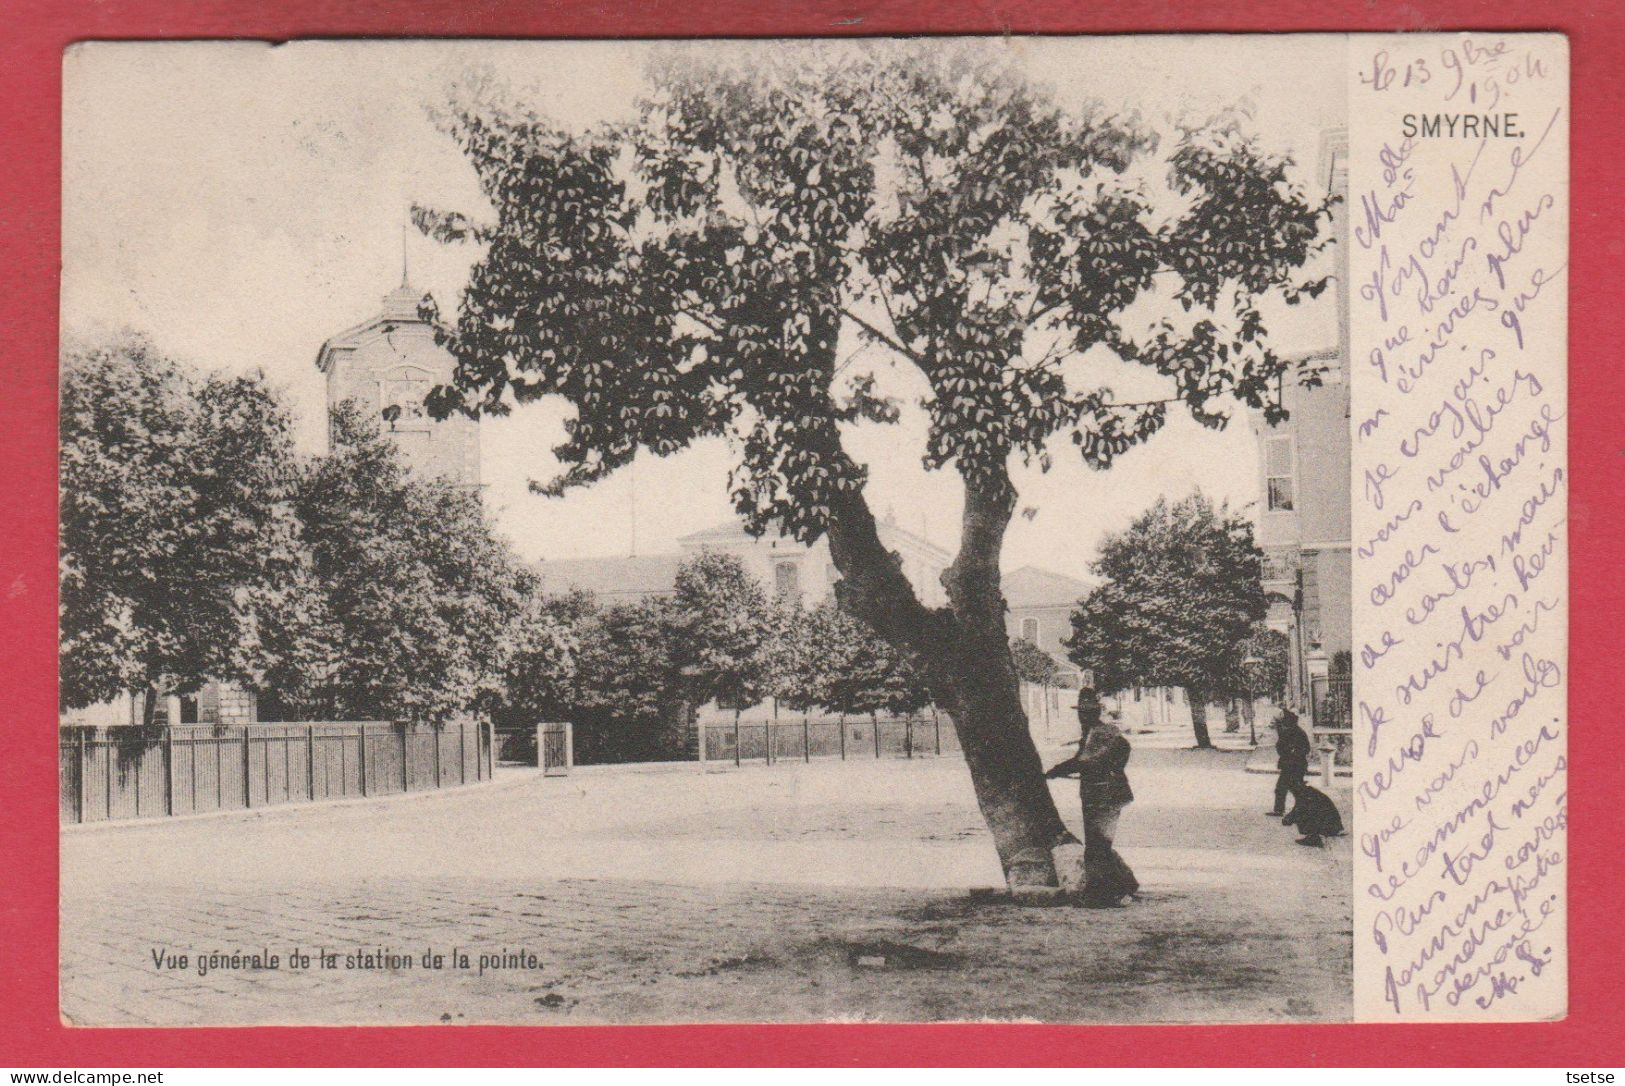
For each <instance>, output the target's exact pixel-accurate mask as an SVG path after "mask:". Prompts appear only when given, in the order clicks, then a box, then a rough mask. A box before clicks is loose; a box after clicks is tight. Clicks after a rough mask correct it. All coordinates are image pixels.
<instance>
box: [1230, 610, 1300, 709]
mask: <svg viewBox="0 0 1625 1086" xmlns="http://www.w3.org/2000/svg"><path fill="white" fill-rule="evenodd" d="M1290 660H1291V657H1290V652H1289V647H1288V643H1287V636H1286V634H1284V633H1282V632H1281V631H1280V630H1272V629H1270V628H1269V627H1268V626H1265V625H1263V624H1262V623H1260V624H1258V625H1257V626H1254V627H1253V631H1252V633H1251V634H1250V635H1249V636H1248V638H1247V640H1246V641H1244V642H1243V643H1242V646H1241V658H1240V661H1239V662H1238V671H1237V674H1236V676H1235V679H1234V685H1233V687H1232V688H1231V689H1232V690H1233V692H1234V693H1235V694H1236V695H1238V696H1240V697H1245V698H1269V699H1270V700H1271V701H1274V702H1275V703H1277V704H1281V703H1283V702H1284V701H1285V697H1286V687H1287V678H1288V674H1287V673H1288V670H1289V668H1290V666H1291V663H1290Z"/></svg>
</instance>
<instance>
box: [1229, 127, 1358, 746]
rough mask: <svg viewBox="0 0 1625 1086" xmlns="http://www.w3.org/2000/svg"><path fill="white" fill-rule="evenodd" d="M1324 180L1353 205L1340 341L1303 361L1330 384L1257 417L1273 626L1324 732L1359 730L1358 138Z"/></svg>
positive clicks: (1330, 145)
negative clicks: (1354, 308) (1353, 421)
mask: <svg viewBox="0 0 1625 1086" xmlns="http://www.w3.org/2000/svg"><path fill="white" fill-rule="evenodd" d="M1321 163H1322V172H1321V176H1323V177H1324V178H1326V183H1327V185H1328V186H1329V187H1330V188H1331V191H1333V192H1335V193H1338V194H1339V195H1341V196H1342V197H1343V199H1344V202H1343V203H1341V204H1339V205H1338V206H1337V207H1336V209H1335V210H1334V214H1333V225H1334V231H1335V236H1336V238H1337V239H1338V244H1337V246H1336V248H1335V250H1334V251H1335V254H1336V268H1335V271H1334V275H1335V291H1334V292H1333V295H1334V298H1335V304H1336V317H1337V326H1336V327H1337V333H1336V340H1335V342H1333V343H1331V344H1329V345H1327V346H1325V347H1323V348H1320V349H1317V350H1310V351H1305V352H1303V353H1301V354H1299V355H1298V356H1297V357H1298V358H1299V359H1301V360H1303V361H1306V362H1308V363H1310V364H1312V365H1317V366H1320V367H1323V368H1324V376H1323V378H1322V380H1323V384H1321V385H1320V387H1318V388H1304V387H1302V385H1301V384H1299V383H1297V382H1295V381H1289V382H1285V383H1284V384H1283V387H1282V390H1281V399H1282V406H1283V407H1285V408H1286V410H1287V412H1288V418H1287V420H1286V421H1285V422H1283V423H1280V424H1279V425H1275V426H1271V425H1269V424H1267V423H1266V422H1265V421H1264V419H1263V416H1262V415H1261V414H1259V413H1255V414H1254V417H1253V432H1254V434H1255V436H1256V438H1257V441H1258V462H1259V463H1258V494H1259V498H1258V503H1257V507H1256V508H1257V525H1256V532H1257V539H1258V544H1259V546H1260V547H1261V548H1262V549H1263V551H1264V588H1265V591H1266V592H1268V593H1269V595H1270V611H1269V616H1268V620H1267V621H1268V623H1269V625H1270V627H1271V628H1272V629H1276V630H1279V631H1280V632H1282V633H1284V634H1285V635H1286V636H1287V642H1288V651H1289V660H1290V665H1289V668H1288V675H1289V677H1288V691H1287V700H1288V702H1289V704H1290V705H1291V706H1292V707H1294V708H1296V709H1297V710H1299V711H1300V712H1304V711H1307V713H1308V714H1309V716H1310V720H1311V722H1312V723H1313V724H1314V726H1315V728H1316V729H1317V730H1319V731H1322V732H1325V731H1335V732H1342V731H1345V730H1347V729H1350V728H1352V719H1351V715H1350V706H1351V705H1352V700H1351V697H1350V686H1349V683H1350V679H1349V674H1350V670H1351V669H1350V667H1349V662H1350V653H1351V650H1352V648H1353V638H1354V612H1353V605H1352V599H1351V597H1352V592H1353V567H1352V564H1351V561H1352V554H1351V551H1350V516H1351V509H1350V506H1351V501H1350V493H1351V492H1350V471H1351V462H1352V461H1351V457H1352V450H1353V440H1352V436H1351V432H1350V419H1349V408H1350V403H1349V392H1350V390H1349V371H1348V347H1349V339H1348V312H1349V297H1348V289H1349V287H1348V276H1347V274H1346V267H1347V253H1346V251H1345V246H1344V244H1343V242H1344V239H1346V238H1347V236H1348V234H1347V230H1348V209H1347V197H1348V135H1347V132H1345V131H1336V132H1330V133H1328V134H1327V135H1326V136H1325V137H1324V138H1323V140H1322V144H1321Z"/></svg>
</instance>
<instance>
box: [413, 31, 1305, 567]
mask: <svg viewBox="0 0 1625 1086" xmlns="http://www.w3.org/2000/svg"><path fill="white" fill-rule="evenodd" d="M781 59H782V60H785V61H788V62H785V63H778V64H771V63H764V64H761V65H759V66H757V65H750V66H745V65H735V64H732V63H729V62H724V61H721V60H718V59H716V58H715V57H714V56H710V55H707V54H705V53H704V52H701V51H686V52H680V53H670V54H667V55H666V57H665V58H664V60H663V61H662V62H660V63H659V64H657V65H656V66H655V68H654V69H653V71H652V72H651V73H650V75H651V81H652V84H653V88H654V89H653V91H652V93H651V94H650V95H649V96H648V97H647V98H646V99H645V100H644V102H643V103H642V106H641V112H640V116H639V119H638V120H637V121H636V122H635V123H633V124H630V125H627V126H620V127H613V128H600V129H596V130H593V131H590V132H585V133H581V132H571V131H568V130H566V129H564V128H562V127H560V126H557V125H555V124H553V123H551V122H549V121H547V120H546V119H544V118H542V117H540V116H538V115H536V114H534V113H532V112H529V111H527V110H525V109H523V108H521V107H519V106H517V105H515V104H513V103H511V102H504V101H502V100H501V99H500V98H499V97H498V95H497V93H496V92H494V91H492V89H491V88H490V87H489V86H488V85H479V86H475V87H472V88H469V87H465V88H463V90H462V92H461V94H460V96H459V97H457V98H455V99H454V101H453V102H452V104H451V105H450V106H449V107H448V109H447V110H446V111H445V113H444V114H443V117H442V119H443V122H444V124H445V126H446V127H447V129H448V130H449V131H450V132H451V134H452V135H453V136H454V137H455V138H456V139H457V141H458V142H459V143H460V144H461V146H462V148H463V150H464V151H465V152H466V154H467V155H468V157H469V159H470V161H471V162H472V163H473V165H474V167H475V169H476V170H477V172H478V174H479V178H480V182H481V184H482V186H483V189H484V192H485V194H486V196H487V198H488V199H489V201H490V203H491V205H492V207H493V208H494V209H495V212H496V220H495V222H494V223H490V224H478V225H476V224H475V223H473V221H472V220H470V219H469V218H468V217H467V216H464V215H461V214H447V213H443V212H435V211H429V210H424V209H419V210H418V211H417V213H416V216H417V221H418V222H419V224H420V226H422V227H423V228H424V229H426V230H428V231H429V232H431V233H433V234H435V235H437V236H439V237H442V238H445V239H453V238H473V239H476V240H479V241H482V242H484V243H485V244H486V250H485V254H484V256H483V257H482V258H481V259H480V260H479V261H478V262H477V263H476V265H475V267H474V270H473V273H472V276H471V278H470V281H469V285H468V288H467V290H466V292H465V294H464V296H463V300H462V305H461V308H460V310H459V312H458V316H457V319H456V321H455V324H454V325H453V326H452V327H451V328H450V329H448V330H447V331H446V333H445V334H444V340H445V343H446V345H447V346H448V347H449V348H450V349H451V350H452V352H453V353H454V354H455V355H456V357H457V358H458V360H459V367H458V370H457V376H456V386H455V387H454V388H442V389H439V390H437V391H436V395H435V397H434V403H435V405H436V406H437V408H438V409H439V410H441V411H446V410H450V409H453V408H455V407H463V408H465V409H470V410H475V409H479V410H485V411H496V412H501V411H505V410H507V408H508V405H509V404H510V403H511V402H514V401H517V402H520V403H523V402H527V401H529V400H532V399H535V398H537V397H539V396H543V395H561V396H563V397H565V398H566V399H568V400H569V401H570V403H571V404H572V405H573V406H574V407H575V409H576V415H575V418H574V419H573V420H572V422H571V425H570V428H569V432H568V433H569V436H568V440H567V441H566V442H565V443H564V444H563V445H562V446H560V447H559V448H558V449H556V450H555V452H556V454H557V456H558V458H559V460H560V461H561V462H562V463H564V464H565V465H567V469H566V471H565V472H564V473H563V474H562V475H560V476H559V477H558V478H556V479H555V480H553V481H552V482H551V483H550V484H548V485H547V486H546V487H545V488H544V489H546V490H547V491H548V492H551V493H557V492H560V491H562V490H564V489H566V488H568V487H571V486H575V485H581V484H585V483H590V482H592V481H594V480H596V479H598V478H601V477H602V476H603V475H604V474H606V473H607V472H609V471H611V470H613V469H614V468H616V467H619V466H621V465H624V464H625V463H627V462H628V461H629V460H630V459H631V457H632V456H633V455H634V454H635V452H636V451H637V450H638V449H639V448H644V449H648V450H649V451H651V452H653V453H655V454H656V455H667V454H669V453H672V452H674V451H676V450H678V449H680V448H683V447H684V446H686V445H688V444H689V443H691V442H693V441H694V440H696V439H698V438H700V437H705V436H710V435H714V434H720V433H733V434H734V436H736V437H737V439H738V441H739V447H740V448H741V450H742V457H741V460H740V463H739V465H738V469H737V473H736V477H735V487H734V492H733V495H734V499H735V503H736V505H737V506H738V508H739V510H740V512H741V513H742V514H744V515H745V516H746V518H747V519H748V521H749V523H750V524H751V525H752V526H753V527H755V528H756V529H758V530H760V529H763V528H765V527H766V526H767V525H768V524H769V523H770V522H776V523H780V524H782V525H784V526H785V527H786V529H787V530H788V531H789V532H790V533H791V534H793V535H795V536H797V537H798V538H802V539H810V538H812V537H815V536H817V535H818V534H819V533H820V532H821V531H823V530H824V528H825V525H826V521H827V518H828V516H829V514H830V510H831V508H832V504H831V501H832V497H833V496H834V495H836V494H839V493H841V492H846V491H852V490H855V489H857V488H859V487H861V485H862V483H863V472H862V470H861V469H860V468H859V467H858V466H857V465H855V464H854V463H853V462H852V461H851V460H850V459H849V458H848V457H847V456H846V455H845V454H844V453H843V452H842V451H841V446H840V437H839V429H838V428H839V425H840V424H842V423H847V422H852V421H855V420H858V419H866V420H870V421H876V422H890V421H894V420H895V418H896V406H895V405H894V404H891V403H888V402H886V401H885V400H883V399H880V398H877V397H876V396H875V395H874V394H873V386H872V383H870V381H869V380H868V379H865V378H859V379H857V380H854V381H852V382H848V383H847V384H846V385H844V386H842V385H840V383H839V382H838V381H837V379H836V374H835V369H836V367H835V359H836V348H837V343H838V342H843V341H844V338H845V337H847V336H851V335H856V336H858V337H860V339H861V341H863V342H867V343H870V344H872V345H876V346H879V347H881V348H883V349H884V350H885V351H886V352H888V353H889V354H890V355H891V356H892V357H893V358H894V359H897V360H903V361H906V362H908V363H911V364H913V365H914V366H916V367H918V368H919V369H920V370H921V371H922V372H923V374H924V375H925V377H926V378H927V380H928V381H929V383H930V389H931V393H930V395H929V397H928V398H927V400H926V404H925V406H926V408H927V410H928V412H929V415H930V437H929V440H928V444H927V448H926V450H925V460H926V463H927V465H928V466H931V467H941V466H943V465H946V464H949V463H952V464H954V465H955V466H956V467H957V469H958V470H959V472H960V473H961V474H962V475H964V476H966V478H967V479H978V480H984V481H985V480H989V479H991V480H993V481H994V483H995V485H1002V484H1001V483H999V482H998V480H1001V479H1002V477H1003V473H1004V470H1005V465H1006V462H1007V460H1008V459H1009V457H1011V456H1012V455H1016V456H1020V457H1023V458H1029V459H1038V460H1040V461H1041V462H1044V463H1046V464H1047V462H1048V458H1049V455H1050V452H1049V447H1048V443H1049V441H1050V439H1051V438H1053V437H1055V436H1057V435H1065V436H1066V437H1067V438H1068V439H1069V440H1070V441H1071V442H1072V444H1074V445H1075V446H1077V448H1078V449H1079V450H1080V451H1081V453H1082V455H1083V457H1084V458H1085V460H1086V461H1087V462H1088V463H1090V464H1093V465H1095V466H1099V467H1104V466H1106V465H1108V464H1109V463H1110V462H1111V460H1112V459H1113V458H1114V457H1115V456H1117V455H1119V454H1120V453H1122V452H1123V451H1125V450H1126V449H1127V448H1129V447H1130V446H1132V445H1133V444H1135V443H1137V442H1138V441H1141V440H1143V439H1145V438H1146V437H1149V436H1150V435H1151V434H1152V433H1154V432H1155V431H1156V430H1157V429H1159V428H1160V427H1161V426H1162V424H1163V422H1164V421H1165V418H1166V408H1167V406H1169V405H1170V404H1174V403H1183V404H1184V405H1185V406H1186V407H1187V408H1189V409H1190V410H1191V411H1192V412H1193V413H1194V414H1195V416H1196V417H1197V418H1198V419H1199V420H1201V421H1202V422H1204V423H1206V424H1208V425H1215V426H1216V425H1222V424H1223V421H1224V419H1225V415H1224V413H1223V412H1222V410H1221V409H1220V407H1219V403H1220V400H1221V398H1222V397H1225V396H1229V397H1233V398H1235V399H1238V400H1240V401H1241V402H1244V403H1246V404H1249V405H1251V406H1254V407H1259V408H1263V409H1265V410H1266V411H1268V412H1270V413H1271V414H1272V416H1273V415H1274V414H1275V413H1276V412H1277V406H1276V403H1275V401H1274V399H1273V393H1274V390H1275V388H1276V384H1277V381H1278V379H1279V378H1280V377H1281V376H1282V375H1283V374H1284V373H1285V372H1286V370H1287V365H1286V363H1285V362H1284V361H1283V360H1282V359H1281V358H1280V357H1279V356H1277V355H1276V354H1275V353H1274V352H1273V351H1271V350H1270V349H1269V347H1268V343H1267V337H1266V335H1265V329H1264V325H1263V320H1262V318H1261V316H1260V312H1259V309H1258V302H1259V300H1260V299H1261V298H1262V297H1264V296H1266V295H1268V294H1270V293H1278V294H1280V295H1282V296H1284V297H1285V298H1286V299H1287V300H1288V301H1293V302H1295V301H1296V300H1298V298H1299V297H1301V296H1303V295H1306V294H1308V295H1312V294H1316V293H1318V292H1319V291H1320V290H1321V289H1323V287H1324V285H1325V281H1324V280H1323V279H1305V278H1302V277H1300V275H1299V269H1300V268H1301V266H1302V265H1303V264H1304V263H1305V262H1306V261H1307V259H1308V258H1309V257H1310V255H1311V254H1312V253H1313V252H1314V251H1315V250H1316V249H1317V248H1318V246H1319V244H1320V242H1319V241H1318V240H1317V237H1318V227H1319V224H1318V222H1317V220H1318V219H1319V218H1321V217H1322V216H1323V215H1325V214H1326V212H1327V207H1326V205H1325V204H1324V203H1316V202H1313V201H1310V200H1308V199H1306V198H1305V197H1304V196H1303V195H1302V194H1301V193H1300V192H1298V191H1297V190H1295V189H1294V188H1293V187H1292V186H1291V185H1290V184H1289V182H1288V179H1287V174H1286V167H1287V163H1286V162H1285V161H1283V160H1281V159H1278V158H1272V157H1270V156H1268V155H1266V154H1265V153H1263V152H1262V151H1261V150H1259V149H1258V147H1257V146H1256V145H1255V144H1254V143H1252V142H1251V141H1250V140H1248V139H1247V138H1246V137H1245V135H1244V134H1242V133H1241V132H1240V130H1239V129H1237V128H1235V127H1233V126H1232V127H1217V128H1208V129H1203V130H1190V131H1185V132H1182V133H1180V134H1179V136H1178V137H1177V138H1176V139H1174V140H1173V141H1172V145H1171V146H1165V147H1163V148H1161V149H1160V150H1161V158H1160V161H1161V162H1162V165H1163V167H1164V169H1165V171H1166V189H1167V190H1169V191H1168V199H1166V200H1163V201H1160V202H1159V200H1158V199H1157V194H1156V193H1154V192H1152V191H1151V190H1149V189H1147V188H1146V187H1145V186H1144V185H1143V184H1139V183H1135V182H1130V181H1128V180H1125V179H1124V174H1125V171H1127V170H1128V169H1129V167H1130V166H1131V165H1132V164H1133V163H1135V162H1136V160H1137V159H1138V158H1140V157H1143V156H1148V155H1154V154H1156V153H1157V152H1158V147H1157V143H1158V141H1157V140H1156V139H1154V138H1153V136H1152V135H1151V134H1150V133H1148V132H1146V131H1144V130H1143V129H1141V128H1140V127H1139V126H1137V125H1135V124H1132V123H1129V122H1126V121H1123V120H1121V119H1117V118H1112V117H1108V116H1105V115H1103V114H1102V113H1100V112H1099V111H1084V112H1073V111H1069V110H1067V109H1064V108H1062V107H1060V106H1058V105H1057V104H1056V103H1055V102H1053V101H1052V100H1051V99H1049V98H1048V97H1047V96H1046V95H1045V94H1044V93H1043V92H1042V91H1041V90H1039V89H1037V88H1034V87H1032V86H1030V85H1028V84H1027V83H1025V82H1024V81H1023V80H1022V79H1021V78H1020V77H1019V76H1018V75H1017V74H1015V73H1014V72H1013V71H1011V70H1010V69H1008V68H1007V67H1005V66H1004V65H1003V64H1002V63H1000V62H999V61H998V60H997V59H994V58H993V56H992V54H991V53H990V52H987V51H983V50H979V49H975V48H953V47H944V46H941V45H940V44H936V43H933V44H932V45H930V46H929V47H925V46H921V47H904V46H899V47H896V48H895V49H893V50H890V51H882V50H877V49H866V50H862V51H859V52H856V53H853V54H851V55H847V56H843V57H841V58H840V59H838V60H835V61H831V62H829V63H818V62H816V61H815V60H814V58H812V57H811V56H809V55H807V54H804V53H797V54H795V56H794V57H793V58H781ZM1170 206H1171V207H1173V208H1175V209H1176V210H1173V211H1170ZM1164 276H1169V277H1170V278H1169V279H1168V280H1167V285H1166V286H1159V283H1160V282H1162V277H1164ZM1153 295H1158V296H1160V295H1166V297H1167V299H1168V300H1169V301H1170V302H1172V303H1175V305H1176V308H1177V309H1179V310H1182V311H1183V312H1184V313H1185V314H1187V319H1184V320H1182V321H1179V322H1177V323H1176V322H1175V321H1172V320H1169V319H1166V318H1164V319H1161V320H1159V321H1156V322H1154V323H1153V324H1152V325H1150V326H1148V327H1135V326H1134V325H1133V324H1132V323H1131V322H1130V320H1129V316H1128V315H1129V313H1130V311H1131V309H1132V307H1133V304H1134V303H1135V302H1136V301H1137V300H1139V299H1141V298H1143V297H1146V296H1153ZM1095 347H1103V348H1105V349H1106V350H1107V351H1109V352H1110V353H1112V354H1114V355H1115V356H1117V357H1118V358H1119V359H1122V360H1126V361H1129V362H1132V363H1137V364H1139V365H1142V366H1144V367H1147V368H1148V369H1150V370H1153V371H1155V372H1156V373H1158V374H1161V375H1163V376H1165V377H1167V378H1170V379H1171V386H1172V387H1171V389H1170V394H1169V395H1167V396H1163V397H1159V398H1156V399H1154V400H1151V401H1145V402H1133V403H1127V402H1120V401H1118V400H1117V399H1116V398H1115V397H1114V396H1113V395H1112V393H1111V391H1110V390H1109V389H1107V388H1104V387H1100V386H1096V385H1089V384H1087V382H1086V381H1085V382H1083V383H1079V379H1080V378H1081V375H1080V374H1079V373H1077V372H1075V371H1073V370H1069V369H1068V367H1067V365H1066V363H1067V362H1068V360H1069V359H1074V358H1077V357H1079V356H1081V355H1082V354H1083V353H1084V352H1087V351H1089V350H1090V349H1091V348H1095Z"/></svg>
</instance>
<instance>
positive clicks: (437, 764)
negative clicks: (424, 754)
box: [434, 724, 441, 788]
mask: <svg viewBox="0 0 1625 1086" xmlns="http://www.w3.org/2000/svg"><path fill="white" fill-rule="evenodd" d="M440 736H441V725H439V724H436V725H435V726H434V786H435V787H436V788H439V787H440Z"/></svg>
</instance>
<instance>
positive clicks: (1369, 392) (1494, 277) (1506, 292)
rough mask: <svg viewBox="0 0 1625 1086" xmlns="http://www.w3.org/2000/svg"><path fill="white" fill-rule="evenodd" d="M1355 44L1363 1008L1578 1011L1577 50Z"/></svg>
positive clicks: (1497, 1013)
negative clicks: (1574, 871) (1572, 519)
mask: <svg viewBox="0 0 1625 1086" xmlns="http://www.w3.org/2000/svg"><path fill="white" fill-rule="evenodd" d="M1348 55H1349V84H1348V86H1349V144H1350V161H1349V206H1348V209H1347V210H1348V217H1349V225H1350V238H1349V244H1348V247H1347V254H1348V267H1347V272H1348V274H1349V276H1350V286H1351V290H1350V304H1351V321H1350V336H1351V340H1350V358H1349V361H1350V369H1351V379H1352V382H1353V384H1352V389H1351V395H1352V407H1351V410H1350V416H1351V417H1350V420H1349V425H1350V428H1351V431H1352V439H1353V445H1354V466H1353V522H1352V523H1353V533H1352V540H1353V542H1352V546H1353V548H1354V555H1353V568H1354V600H1355V610H1354V646H1355V648H1354V660H1353V664H1352V667H1353V676H1354V683H1353V686H1354V695H1353V701H1354V781H1353V785H1354V791H1353V798H1352V805H1353V811H1352V814H1353V819H1352V821H1353V832H1352V838H1351V845H1352V847H1353V850H1354V908H1353V916H1354V932H1353V934H1354V978H1355V983H1354V1006H1355V1014H1356V1017H1357V1018H1358V1019H1360V1020H1362V1021H1441V1020H1500V1021H1518V1020H1536V1019H1550V1018H1556V1017H1561V1016H1562V1015H1563V1014H1564V1013H1565V1012H1566V1007H1567V973H1568V970H1567V943H1566V897H1565V881H1566V869H1565V860H1566V855H1567V847H1568V846H1567V842H1566V828H1567V795H1568V786H1567V773H1566V769H1567V725H1568V721H1567V712H1566V701H1567V699H1566V683H1567V669H1568V656H1567V647H1568V645H1567V636H1568V634H1567V629H1568V594H1569V586H1568V571H1567V540H1566V531H1567V516H1568V512H1567V506H1568V485H1567V471H1568V467H1567V413H1568V406H1567V405H1568V401H1567V290H1568V278H1567V262H1568V186H1569V176H1568V135H1569V133H1568V128H1569V63H1568V42H1567V39H1565V38H1564V37H1563V36H1561V35H1557V34H1491V33H1474V34H1449V35H1446V34H1425V35H1354V36H1351V37H1350V39H1349V54H1348Z"/></svg>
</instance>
